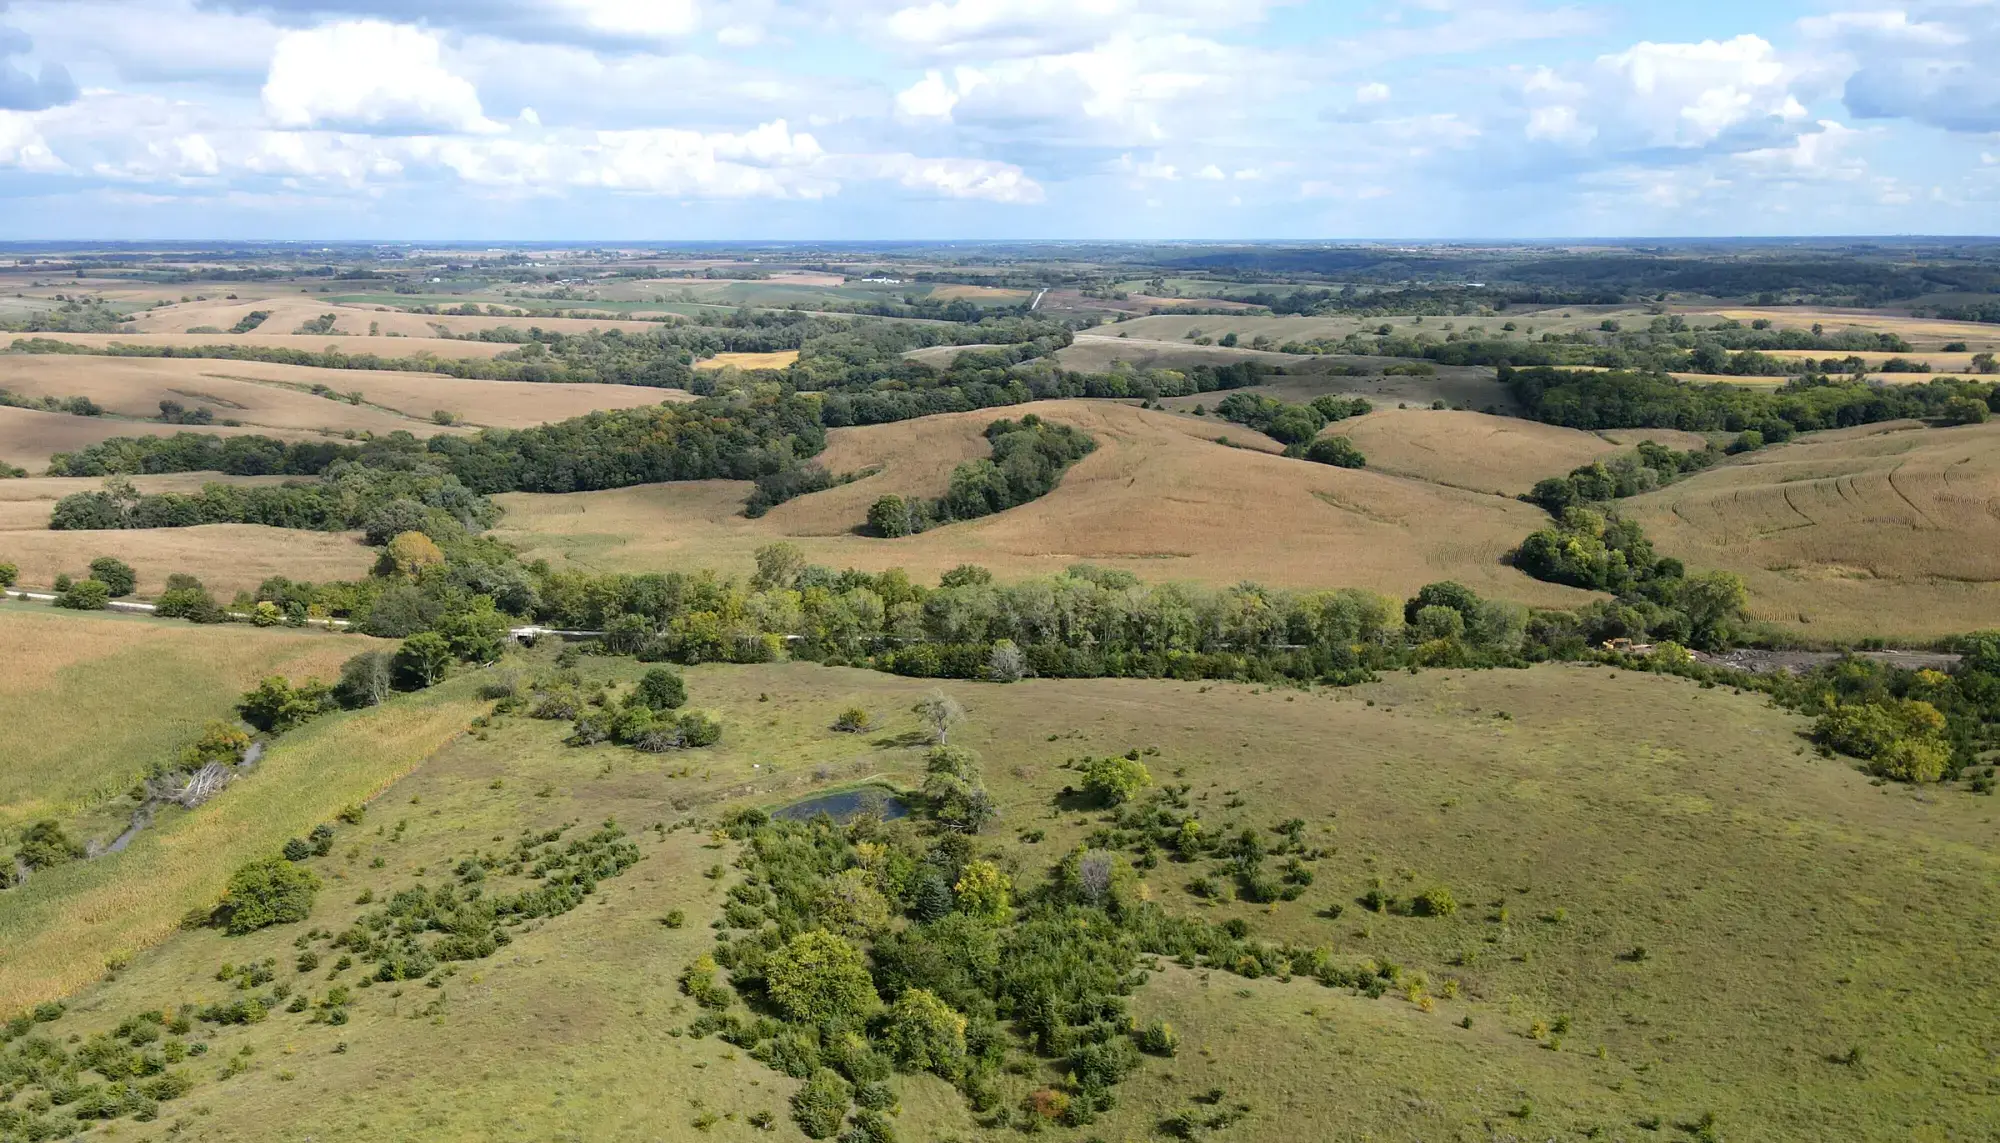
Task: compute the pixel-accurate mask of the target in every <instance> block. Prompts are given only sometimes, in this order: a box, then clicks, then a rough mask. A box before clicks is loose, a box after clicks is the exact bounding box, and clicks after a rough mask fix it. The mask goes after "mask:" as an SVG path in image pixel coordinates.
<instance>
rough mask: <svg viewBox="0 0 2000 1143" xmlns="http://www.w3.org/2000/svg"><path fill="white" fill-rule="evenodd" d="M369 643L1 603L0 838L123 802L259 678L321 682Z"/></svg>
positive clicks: (230, 711)
mask: <svg viewBox="0 0 2000 1143" xmlns="http://www.w3.org/2000/svg"><path fill="white" fill-rule="evenodd" d="M373 643H374V640H369V639H363V638H361V637H359V636H355V637H352V638H343V637H339V636H333V635H328V634H326V633H324V632H313V633H307V632H294V631H289V630H268V631H267V630H259V629H257V628H251V627H238V626H221V627H195V626H192V625H189V624H184V623H172V622H168V621H166V620H156V619H149V618H141V617H137V616H118V615H97V614H77V613H73V612H58V611H55V610H54V609H52V608H49V607H47V606H46V605H42V604H33V603H21V602H9V603H6V604H0V662H5V663H6V664H7V666H8V677H9V680H10V681H9V683H8V685H7V686H5V687H4V688H0V837H11V836H12V834H13V831H14V830H15V829H17V828H18V827H20V826H22V825H24V824H26V823H27V822H30V821H33V820H35V819H38V818H43V817H57V818H61V817H66V816H68V815H71V814H75V813H77V812H79V811H82V810H86V809H89V808H92V807H95V806H98V805H101V804H102V803H103V802H105V801H106V800H108V799H111V798H116V797H120V796H122V795H123V794H124V793H125V791H126V790H128V789H129V788H130V787H131V785H132V783H133V782H134V781H135V780H137V779H138V778H139V777H141V776H143V775H144V774H145V772H146V769H147V767H148V766H150V765H152V764H153V763H156V762H164V761H167V760H169V759H171V758H172V757H173V755H174V753H175V752H176V751H178V750H179V749H180V748H181V747H182V746H184V745H186V744H187V743H188V742H191V741H193V739H194V737H195V736H196V735H197V734H199V733H200V732H201V728H202V726H203V724H205V723H206V722H208V721H209V720H211V719H228V720H233V719H234V718H235V713H234V708H235V704H236V700H237V699H238V698H239V697H241V695H242V692H243V691H244V690H246V689H248V688H249V687H251V686H253V685H255V684H256V681H257V680H258V679H260V678H262V677H264V676H266V675H273V674H282V675H289V676H296V677H304V676H307V675H318V676H320V677H321V678H325V679H331V678H333V676H334V674H335V673H336V672H337V671H338V669H339V667H340V663H341V661H342V660H343V659H345V658H347V657H348V656H350V655H354V654H358V653H359V652H360V651H361V650H362V649H363V648H364V646H366V645H372V644H373ZM104 840H109V838H106V839H104Z"/></svg>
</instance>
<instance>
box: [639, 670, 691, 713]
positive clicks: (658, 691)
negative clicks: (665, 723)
mask: <svg viewBox="0 0 2000 1143" xmlns="http://www.w3.org/2000/svg"><path fill="white" fill-rule="evenodd" d="M687 697H688V696H687V683H686V682H684V681H682V679H681V676H680V672H678V671H670V670H668V669H667V668H665V667H654V668H653V669H652V670H650V671H647V672H646V673H645V674H644V675H643V676H641V677H640V679H639V685H638V687H637V688H636V689H634V690H633V692H632V697H631V699H630V700H629V701H630V702H631V703H632V704H633V705H635V706H643V707H645V708H647V709H648V710H679V709H680V708H681V707H684V706H686V705H687Z"/></svg>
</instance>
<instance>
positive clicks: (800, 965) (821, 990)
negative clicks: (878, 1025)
mask: <svg viewBox="0 0 2000 1143" xmlns="http://www.w3.org/2000/svg"><path fill="white" fill-rule="evenodd" d="M764 987H765V990H766V991H768V992H769V993H770V995H771V1000H772V1001H773V1002H774V1003H776V1004H777V1005H778V1007H779V1008H780V1009H782V1010H783V1011H784V1012H785V1014H786V1015H787V1016H789V1017H790V1018H792V1019H793V1020H797V1021H800V1022H801V1023H807V1024H818V1023H822V1022H824V1021H846V1020H853V1019H856V1018H858V1017H860V1016H863V1015H866V1014H867V1013H868V1012H870V1011H872V1010H873V1009H874V1008H875V1007H876V1006H877V1005H879V1004H880V1003H881V1001H880V999H879V998H878V997H877V996H876V995H875V984H874V981H873V980H871V979H870V978H869V976H868V969H867V967H866V966H865V965H864V964H863V963H862V959H861V951H860V950H859V949H857V948H855V947H854V946H853V945H851V944H849V943H848V942H846V941H845V940H842V939H841V938H839V937H837V936H835V935H833V934H832V933H829V932H827V931H826V930H824V929H813V930H811V931H809V932H804V933H800V934H799V935H798V936H795V937H793V938H792V939H791V940H789V941H787V942H785V944H784V945H782V946H780V947H779V948H778V949H777V950H776V951H774V952H773V953H772V954H771V956H770V959H769V960H767V961H766V962H765V965H764ZM844 1099H845V1097H844V1096H843V1100H844Z"/></svg>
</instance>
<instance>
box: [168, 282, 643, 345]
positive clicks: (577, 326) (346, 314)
mask: <svg viewBox="0 0 2000 1143" xmlns="http://www.w3.org/2000/svg"><path fill="white" fill-rule="evenodd" d="M442 300H445V301H448V302H450V303H451V304H458V303H459V302H462V301H465V300H472V301H480V304H482V305H484V304H486V302H484V301H481V300H480V299H455V300H454V299H442ZM422 303H423V299H421V298H406V297H400V296H394V295H390V296H384V297H382V298H381V299H379V300H377V301H376V302H374V303H372V304H371V303H367V302H362V301H358V300H354V299H335V298H312V297H296V296H292V297H281V298H274V299H267V300H255V301H241V300H239V301H233V302H232V301H226V300H223V301H207V302H187V303H175V304H173V305H169V306H162V307H160V308H159V309H155V310H148V311H146V312H145V313H142V314H139V315H137V316H135V317H134V319H133V324H134V325H136V326H137V327H138V328H139V330H140V331H141V332H144V333H185V332H187V330H188V329H189V328H191V327H193V326H201V325H208V326H216V327H217V328H220V329H229V328H231V327H233V326H234V325H235V324H236V323H237V322H238V321H240V320H242V319H243V318H244V317H245V316H247V315H248V314H249V313H250V312H251V311H253V310H264V311H267V312H269V313H270V315H271V316H270V317H268V318H266V319H265V320H264V323H263V324H262V325H260V326H258V327H257V332H259V333H265V334H290V333H291V332H292V331H293V330H295V329H297V328H299V327H300V326H301V325H304V324H305V323H306V322H309V321H312V320H314V319H316V318H318V317H320V316H322V315H324V314H333V315H334V317H335V321H334V325H333V328H334V330H335V331H337V332H338V333H341V334H346V335H349V336H348V337H344V338H336V339H335V343H336V344H338V345H340V346H341V347H342V348H344V349H347V350H348V351H349V352H354V353H361V352H373V353H384V354H393V353H398V352H414V350H409V351H403V350H399V349H398V346H399V345H400V344H401V343H402V340H403V339H402V338H392V337H388V336H387V335H389V334H392V333H395V334H402V335H403V337H404V338H409V339H417V338H435V337H436V336H437V329H438V327H443V328H444V329H448V330H450V331H451V332H452V333H455V334H465V333H473V332H476V331H479V330H483V329H499V328H501V327H503V326H512V327H514V328H516V329H525V328H527V327H529V326H540V327H541V328H543V329H547V330H554V331H556V332H558V333H587V332H589V331H591V330H593V329H623V330H625V331H627V332H630V333H647V332H651V331H654V330H657V329H658V328H659V326H658V325H657V324H655V323H653V322H645V321H625V320H615V319H613V320H600V319H596V318H525V317H468V316H463V315H457V314H453V315H448V316H440V315H435V314H406V313H398V312H396V311H395V309H393V308H391V307H397V306H410V305H419V304H422ZM492 304H495V305H499V306H501V307H502V308H503V309H504V308H514V307H515V303H514V302H511V301H509V300H507V299H504V298H494V299H492ZM524 304H531V305H535V306H558V305H559V306H561V307H563V308H565V309H567V308H570V307H572V306H574V307H578V308H589V305H590V304H589V303H584V302H548V301H534V302H524ZM371 326H372V327H374V328H375V329H376V330H377V331H378V336H377V337H369V338H368V339H367V340H366V341H363V340H360V338H363V337H367V335H368V331H369V329H370V327H371ZM318 341H319V343H320V344H322V345H324V344H325V341H326V336H325V335H318Z"/></svg>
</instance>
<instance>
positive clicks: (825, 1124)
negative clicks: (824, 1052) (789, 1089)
mask: <svg viewBox="0 0 2000 1143" xmlns="http://www.w3.org/2000/svg"><path fill="white" fill-rule="evenodd" d="M853 1098H854V1088H853V1087H852V1086H851V1085H849V1084H848V1082H847V1081H846V1080H844V1079H842V1078H840V1073H838V1072H836V1071H834V1070H833V1069H831V1068H821V1069H819V1070H818V1071H816V1072H814V1073H813V1074H812V1078H811V1079H809V1080H807V1081H806V1085H805V1086H804V1087H802V1088H800V1089H799V1090H798V1091H797V1092H796V1093H795V1094H794V1095H793V1096H792V1118H793V1119H796V1120H797V1121H798V1124H799V1130H801V1131H803V1132H805V1133H806V1138H808V1139H830V1138H832V1137H833V1133H834V1132H836V1131H839V1130H840V1124H841V1121H842V1120H844V1119H846V1118H847V1105H848V1103H849V1102H850V1101H851V1100H852V1099H853Z"/></svg>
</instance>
